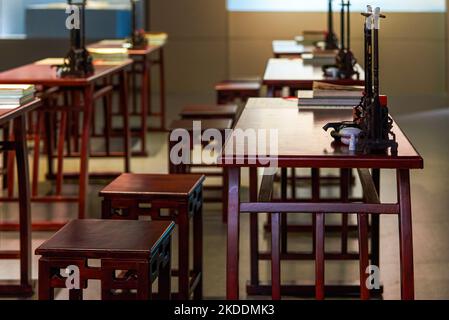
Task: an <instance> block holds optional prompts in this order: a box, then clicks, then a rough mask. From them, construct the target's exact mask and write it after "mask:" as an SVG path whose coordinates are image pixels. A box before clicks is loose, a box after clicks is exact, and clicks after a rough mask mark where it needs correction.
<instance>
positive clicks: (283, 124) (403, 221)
mask: <svg viewBox="0 0 449 320" xmlns="http://www.w3.org/2000/svg"><path fill="white" fill-rule="evenodd" d="M350 119H352V110H351V109H347V108H346V109H338V108H335V109H329V108H321V109H319V108H316V109H308V110H302V111H298V107H297V103H296V101H291V100H284V99H279V98H261V99H251V100H249V102H248V104H247V106H246V108H245V110H244V111H243V114H242V116H241V117H240V120H239V121H238V122H237V124H236V127H235V128H236V129H241V130H247V129H252V130H258V129H276V130H278V155H277V156H276V155H275V159H277V161H278V164H277V166H278V167H280V168H292V167H293V168H315V169H319V168H338V169H352V168H356V169H359V170H362V171H363V172H365V174H364V180H363V181H365V182H366V185H367V186H368V187H367V189H368V191H369V192H368V191H367V190H365V188H364V193H366V194H368V193H369V194H368V196H369V197H368V196H367V200H366V202H364V203H352V202H341V201H336V202H321V201H314V200H315V199H312V201H308V202H301V200H297V201H294V202H283V201H276V202H273V201H272V200H268V201H264V202H260V201H258V195H257V168H259V167H263V166H266V164H265V165H262V164H261V163H260V162H259V161H257V160H258V159H257V155H254V154H249V153H248V151H247V150H251V149H248V146H247V145H246V144H247V140H246V139H240V140H238V139H236V133H235V132H234V134H233V135H232V136H231V137H230V139H229V140H228V142H227V143H226V146H225V148H224V150H225V151H224V153H223V154H222V156H221V158H220V159H219V160H220V162H221V164H220V165H221V166H223V167H225V168H226V169H227V170H228V240H227V298H228V299H238V298H239V231H240V230H239V229H240V213H251V230H250V234H251V236H250V238H251V241H252V243H251V246H252V247H253V246H255V247H256V249H257V248H258V244H257V241H258V240H257V230H258V229H257V214H258V213H270V214H271V226H272V232H271V236H272V241H271V243H272V253H271V264H272V284H271V285H270V284H269V285H265V286H262V285H260V283H254V284H252V285H254V286H258V287H259V289H261V290H265V292H267V291H268V292H270V290H271V292H272V297H273V299H279V298H280V297H281V293H283V294H289V295H291V294H297V293H298V290H299V291H300V292H302V293H303V294H308V295H310V294H311V293H312V294H313V293H315V297H316V298H318V299H322V298H324V294H325V293H326V294H331V293H339V292H341V291H344V288H345V287H347V286H343V287H341V286H330V285H325V280H324V259H325V258H326V254H327V253H325V251H324V220H325V215H326V214H329V213H341V214H351V213H352V214H353V213H357V214H358V221H359V231H360V233H361V234H362V236H361V239H363V241H364V242H363V246H362V249H361V250H360V258H361V261H362V263H361V264H360V274H361V277H363V276H366V275H365V274H364V272H363V271H364V270H366V266H367V263H368V259H369V258H368V248H367V247H368V244H367V240H366V238H367V237H368V232H367V224H368V221H367V219H368V215H372V216H374V215H377V216H378V215H380V214H395V215H397V216H398V219H399V226H400V228H399V235H400V237H399V238H400V239H399V240H400V248H401V250H400V261H401V267H400V268H401V296H402V298H403V299H413V298H414V276H413V245H412V243H413V242H412V221H411V199H410V170H412V169H422V168H423V159H422V158H421V156H420V155H419V154H418V153H417V152H416V150H415V149H414V147H413V146H412V144H411V143H410V142H409V140H408V139H407V137H406V136H405V135H404V133H403V132H402V131H401V130H400V128H399V127H398V125H397V124H394V133H395V134H396V137H397V141H398V143H399V151H398V155H397V156H392V155H390V154H388V155H372V156H371V155H356V154H349V153H347V152H345V151H341V150H339V149H337V148H335V147H333V145H332V142H333V139H332V138H331V136H330V135H329V133H326V132H325V131H324V130H323V129H322V127H323V126H324V124H326V123H327V122H331V121H332V122H333V121H343V120H350ZM256 132H257V131H256ZM230 143H234V145H235V146H236V147H235V148H231V151H230V152H226V150H227V149H226V148H227V146H228V145H229V144H230ZM239 144H241V145H240V148H239ZM267 145H269V143H267ZM267 148H268V147H267ZM236 150H237V151H236ZM239 150H245V151H243V152H242V151H239ZM251 161H253V162H251ZM242 167H250V170H251V171H252V174H251V175H250V176H252V177H253V178H252V179H250V202H249V203H241V202H240V196H239V192H240V169H241V168H242ZM372 168H375V169H378V170H380V169H395V170H396V173H397V185H398V200H397V203H393V204H382V203H380V200H379V199H378V198H379V197H378V196H377V192H376V190H375V188H374V185H375V182H374V181H373V177H372V176H371V174H370V173H369V171H367V169H372ZM366 172H368V174H366ZM254 173H255V176H256V178H255V180H256V181H254ZM360 176H361V177H362V175H361V174H360ZM369 187H371V188H369ZM368 198H369V199H368ZM376 200H377V201H376ZM287 212H288V213H297V214H300V213H312V214H314V216H315V219H316V223H315V224H314V227H315V235H316V236H315V237H314V238H315V239H314V240H315V241H314V250H313V252H312V254H313V255H314V256H315V261H316V280H315V285H314V286H305V285H302V286H298V285H288V286H285V285H281V281H280V261H281V253H280V249H281V248H280V242H281V241H280V237H281V235H280V214H282V213H287ZM254 217H255V220H254ZM362 231H363V233H362ZM252 249H253V248H252ZM251 252H252V255H253V254H254V252H255V253H258V251H257V250H251ZM253 271H254V270H253V269H252V270H251V272H253ZM362 281H363V283H364V279H362ZM358 287H359V289H358V290H359V291H361V295H362V298H367V297H369V296H370V292H369V291H368V292H367V289H366V288H365V286H362V288H361V287H360V286H358Z"/></svg>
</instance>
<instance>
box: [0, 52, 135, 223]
mask: <svg viewBox="0 0 449 320" xmlns="http://www.w3.org/2000/svg"><path fill="white" fill-rule="evenodd" d="M56 60H60V59H45V60H41V61H37V62H35V63H31V64H28V65H24V66H21V67H18V68H15V69H11V70H8V71H5V72H1V73H0V84H8V83H9V84H28V83H29V84H34V85H37V86H40V87H42V88H43V91H45V90H46V89H48V88H52V87H58V88H59V89H60V90H61V91H63V92H68V94H69V95H71V96H74V98H73V100H72V103H71V105H65V106H58V107H54V106H52V105H50V104H49V101H44V103H43V107H45V108H46V109H47V111H49V112H53V111H67V112H68V111H71V112H74V113H76V114H77V115H79V113H80V112H82V113H83V115H82V128H81V146H80V149H79V150H80V151H79V152H78V154H77V155H76V156H77V157H79V158H80V170H79V174H78V173H76V174H75V175H76V177H77V178H78V177H79V181H78V183H79V195H78V196H77V197H68V196H62V195H61V194H60V189H61V188H57V189H59V190H58V191H59V192H57V194H56V195H54V196H43V197H40V196H37V195H34V196H33V197H32V198H31V201H35V202H78V205H79V207H78V218H80V219H84V218H85V217H86V210H87V199H88V197H87V192H88V185H89V157H90V153H91V152H90V138H91V126H92V114H93V112H94V100H95V99H98V97H101V96H102V95H103V94H104V93H105V91H104V89H106V88H105V87H102V88H100V89H98V87H97V86H96V85H98V83H99V82H101V81H108V83H110V81H111V78H112V77H113V76H118V78H119V86H120V105H121V108H122V112H123V115H124V116H123V117H124V129H125V134H124V135H123V139H124V151H125V152H124V169H125V170H124V171H125V172H129V171H130V130H129V119H128V112H127V110H128V92H127V91H128V88H127V87H128V85H127V83H128V82H127V69H128V68H129V67H130V66H131V64H132V60H124V61H120V62H113V63H112V62H96V63H95V72H94V74H93V75H91V76H89V77H85V78H61V77H58V76H57V74H56V69H55V68H53V67H52V62H53V63H54V62H56ZM97 89H98V90H97ZM80 96H81V97H82V101H83V103H81V99H80ZM125 115H126V116H125ZM46 129H47V130H48V127H47V128H46ZM48 131H50V130H48ZM76 131H77V132H76V134H78V129H76ZM46 136H47V140H48V138H49V136H51V134H47V135H46ZM61 140H62V139H60V141H61ZM52 146H53V143H52V142H51V140H50V142H47V148H46V149H47V153H48V158H49V159H52V158H53V150H52V149H53V147H52ZM63 152H64V146H63V145H62V147H59V148H58V160H60V161H58V174H57V177H56V181H57V186H59V185H60V184H62V179H63V173H62V170H61V168H62V163H63V161H62V159H63V157H64V154H63ZM122 155H123V153H122ZM35 159H36V153H35ZM37 159H38V156H37ZM34 162H35V163H36V162H37V161H36V160H35V161H34ZM52 163H53V162H52V161H49V168H48V171H49V172H48V173H49V176H53V175H54V174H53V165H52ZM35 169H36V168H35ZM91 175H92V174H91ZM33 180H35V179H33ZM33 193H34V192H33ZM1 200H2V201H16V200H17V199H12V198H8V199H1ZM62 225H63V224H60V223H59V224H57V223H51V222H41V223H33V229H46V230H48V229H59V228H60V227H61V226H62ZM5 227H6V228H7V227H8V226H3V228H5ZM16 227H17V226H16V225H14V226H10V229H12V230H13V229H15V228H16Z"/></svg>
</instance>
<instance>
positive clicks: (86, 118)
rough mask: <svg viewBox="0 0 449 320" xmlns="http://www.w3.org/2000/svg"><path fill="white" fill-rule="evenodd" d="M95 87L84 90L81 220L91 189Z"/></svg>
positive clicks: (84, 215)
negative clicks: (90, 160)
mask: <svg viewBox="0 0 449 320" xmlns="http://www.w3.org/2000/svg"><path fill="white" fill-rule="evenodd" d="M93 90H94V88H93V86H92V85H89V86H87V87H85V88H84V92H83V95H84V110H83V129H82V133H81V134H82V135H81V155H80V180H79V208H78V217H79V219H84V218H86V211H87V192H88V188H89V156H90V127H91V122H92V111H93Z"/></svg>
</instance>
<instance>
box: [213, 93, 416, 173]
mask: <svg viewBox="0 0 449 320" xmlns="http://www.w3.org/2000/svg"><path fill="white" fill-rule="evenodd" d="M297 103H298V101H297V99H282V98H257V99H250V100H249V102H248V104H247V105H246V107H245V110H244V111H243V113H242V115H241V117H240V120H239V121H238V122H237V124H236V126H235V129H234V133H233V135H232V136H231V137H230V138H229V139H228V141H227V143H226V146H225V148H224V151H223V155H222V156H221V158H220V161H221V162H222V165H223V166H229V167H247V166H261V165H260V163H257V159H260V157H258V156H260V155H261V156H263V155H267V154H268V155H270V152H267V150H270V148H273V147H272V144H270V139H269V132H268V133H266V134H265V135H264V136H265V137H267V138H266V141H267V142H266V149H265V150H258V151H257V152H255V151H254V150H248V142H247V140H246V139H242V138H241V137H242V136H241V135H240V136H239V138H237V136H238V134H239V132H238V131H235V130H238V129H241V130H248V129H252V130H256V132H257V130H259V129H262V130H263V129H265V130H270V129H274V130H276V131H277V134H278V139H275V140H274V141H277V148H276V146H274V149H275V150H276V149H277V152H273V153H271V156H273V157H274V158H273V160H276V161H277V162H278V163H277V165H278V166H279V167H296V168H301V167H304V168H396V169H398V168H400V169H421V168H423V159H422V158H421V156H420V155H419V154H418V152H417V151H416V150H415V148H414V147H413V145H412V144H411V143H410V141H409V140H408V138H407V137H406V136H405V134H404V133H403V132H402V131H401V129H400V128H399V126H398V125H397V124H396V123H394V129H393V132H394V133H395V134H396V139H397V142H398V144H399V150H398V155H396V156H393V155H391V154H386V155H363V154H355V153H353V152H350V151H349V150H348V148H347V147H346V146H342V145H341V144H337V145H336V143H335V142H334V140H333V138H332V137H331V136H330V133H329V132H325V131H324V130H323V126H324V125H325V124H326V123H328V122H339V121H347V120H352V109H350V108H337V107H331V108H329V107H321V108H307V109H301V110H299V108H298V106H297ZM240 133H241V132H240ZM259 142H260V141H257V142H256V145H257V143H259ZM262 145H263V144H262ZM232 146H233V147H232ZM276 153H277V154H276ZM242 163H243V164H242Z"/></svg>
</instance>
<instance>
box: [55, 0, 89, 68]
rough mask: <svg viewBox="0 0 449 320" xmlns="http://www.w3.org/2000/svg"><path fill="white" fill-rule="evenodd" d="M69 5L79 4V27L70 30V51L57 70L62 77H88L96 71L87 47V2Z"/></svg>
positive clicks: (69, 2)
mask: <svg viewBox="0 0 449 320" xmlns="http://www.w3.org/2000/svg"><path fill="white" fill-rule="evenodd" d="M68 4H69V5H77V6H78V8H79V13H80V25H79V29H77V28H72V29H71V30H70V51H69V52H68V54H67V55H66V57H65V59H64V64H63V65H61V66H57V72H58V74H59V75H60V76H61V77H86V76H89V75H91V74H93V73H94V65H93V59H92V56H91V55H90V53H89V51H87V49H86V47H85V43H86V40H85V39H86V34H85V30H86V29H85V8H86V2H85V1H83V2H81V3H76V4H73V3H72V1H71V0H69V1H68Z"/></svg>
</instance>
